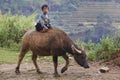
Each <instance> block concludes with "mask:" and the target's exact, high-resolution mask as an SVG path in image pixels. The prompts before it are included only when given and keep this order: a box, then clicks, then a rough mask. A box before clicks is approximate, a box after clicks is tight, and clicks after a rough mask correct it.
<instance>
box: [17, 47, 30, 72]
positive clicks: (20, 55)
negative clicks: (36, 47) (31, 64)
mask: <svg viewBox="0 0 120 80" xmlns="http://www.w3.org/2000/svg"><path fill="white" fill-rule="evenodd" d="M27 51H28V50H27V49H22V50H21V51H20V54H19V59H18V64H17V67H16V70H15V72H16V73H20V70H19V68H20V64H21V62H22V60H23V58H24V56H25V54H26V53H27Z"/></svg>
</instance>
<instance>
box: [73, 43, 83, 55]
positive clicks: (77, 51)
mask: <svg viewBox="0 0 120 80" xmlns="http://www.w3.org/2000/svg"><path fill="white" fill-rule="evenodd" d="M72 47H73V48H74V50H75V51H77V52H78V53H80V54H81V53H82V51H80V50H78V49H76V48H75V46H74V45H72Z"/></svg>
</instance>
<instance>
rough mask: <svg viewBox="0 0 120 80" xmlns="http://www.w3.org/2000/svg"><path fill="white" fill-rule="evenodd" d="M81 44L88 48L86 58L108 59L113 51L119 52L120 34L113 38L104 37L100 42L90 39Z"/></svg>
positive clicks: (94, 59)
mask: <svg viewBox="0 0 120 80" xmlns="http://www.w3.org/2000/svg"><path fill="white" fill-rule="evenodd" d="M82 45H83V46H84V47H85V48H86V49H87V50H88V59H89V60H92V61H99V60H102V59H104V60H109V59H111V58H112V56H113V55H114V53H116V54H119V53H118V52H120V36H115V37H113V38H109V37H107V38H105V39H103V40H101V41H100V43H97V44H95V43H93V42H92V41H90V42H88V43H87V44H86V43H82Z"/></svg>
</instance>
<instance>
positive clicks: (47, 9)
mask: <svg viewBox="0 0 120 80" xmlns="http://www.w3.org/2000/svg"><path fill="white" fill-rule="evenodd" d="M41 9H42V12H43V14H47V13H48V11H49V7H48V5H47V4H44V5H42V7H41Z"/></svg>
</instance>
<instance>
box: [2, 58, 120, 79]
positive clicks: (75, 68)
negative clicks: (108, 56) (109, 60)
mask: <svg viewBox="0 0 120 80" xmlns="http://www.w3.org/2000/svg"><path fill="white" fill-rule="evenodd" d="M38 64H39V67H40V69H41V71H42V72H43V74H37V73H36V71H35V68H34V65H33V63H32V62H31V63H22V65H21V74H19V75H16V74H15V72H14V71H15V67H16V64H1V65H0V80H120V68H119V67H117V66H111V65H109V66H108V67H109V68H110V71H109V72H107V73H100V72H99V68H100V67H102V66H106V65H103V64H99V63H93V62H89V64H90V68H89V69H84V68H82V67H80V66H79V65H77V64H76V63H75V62H74V61H73V60H71V61H70V65H69V68H68V70H67V71H66V72H65V73H63V74H61V73H60V70H61V68H62V67H63V66H64V64H65V62H59V66H58V71H59V73H60V75H61V77H58V78H55V77H54V76H53V70H54V68H53V63H52V62H47V61H41V62H40V61H39V62H38Z"/></svg>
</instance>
